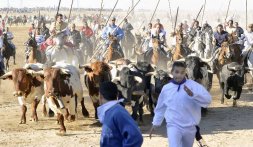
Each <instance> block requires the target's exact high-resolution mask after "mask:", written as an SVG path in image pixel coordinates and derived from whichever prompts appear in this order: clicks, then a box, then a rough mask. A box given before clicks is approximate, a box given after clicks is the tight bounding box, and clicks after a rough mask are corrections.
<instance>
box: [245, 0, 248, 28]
mask: <svg viewBox="0 0 253 147" xmlns="http://www.w3.org/2000/svg"><path fill="white" fill-rule="evenodd" d="M247 27H248V0H246V27H245V28H246V29H247Z"/></svg>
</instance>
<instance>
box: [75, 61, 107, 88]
mask: <svg viewBox="0 0 253 147" xmlns="http://www.w3.org/2000/svg"><path fill="white" fill-rule="evenodd" d="M79 67H80V68H84V70H85V71H86V75H85V76H86V77H88V80H89V81H91V82H92V83H93V84H94V85H95V87H99V84H100V83H102V82H105V81H111V73H110V70H111V67H110V66H109V65H108V64H107V63H104V62H100V61H96V62H93V63H91V64H90V65H82V66H79ZM85 83H87V81H85ZM86 86H87V84H86Z"/></svg>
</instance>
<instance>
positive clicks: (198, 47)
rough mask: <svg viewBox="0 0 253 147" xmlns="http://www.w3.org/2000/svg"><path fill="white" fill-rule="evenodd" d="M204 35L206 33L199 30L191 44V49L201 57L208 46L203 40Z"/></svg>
mask: <svg viewBox="0 0 253 147" xmlns="http://www.w3.org/2000/svg"><path fill="white" fill-rule="evenodd" d="M203 35H204V34H202V33H200V32H197V36H195V38H194V41H193V42H192V43H191V45H190V46H191V47H190V48H191V50H192V51H193V52H195V53H196V54H197V56H199V57H201V58H203V57H204V54H205V48H206V45H205V44H204V42H203Z"/></svg>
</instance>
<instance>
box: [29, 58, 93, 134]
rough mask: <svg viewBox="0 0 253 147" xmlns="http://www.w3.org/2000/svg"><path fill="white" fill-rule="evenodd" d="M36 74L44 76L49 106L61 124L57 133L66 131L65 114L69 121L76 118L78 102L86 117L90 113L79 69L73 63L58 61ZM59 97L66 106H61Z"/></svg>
mask: <svg viewBox="0 0 253 147" xmlns="http://www.w3.org/2000/svg"><path fill="white" fill-rule="evenodd" d="M34 74H35V75H40V76H41V77H43V78H44V91H45V98H46V100H47V102H48V104H49V108H50V109H51V110H52V111H53V112H54V113H55V114H57V121H58V123H59V124H60V131H59V133H57V135H64V134H65V133H66V128H65V125H64V116H63V115H65V119H67V120H69V121H74V120H75V115H76V113H77V103H78V102H80V103H81V106H82V113H83V115H84V116H85V117H86V116H88V115H89V114H88V111H87V110H86V108H85V106H84V98H83V88H82V85H81V81H80V75H79V71H78V70H77V69H76V68H75V67H74V66H73V65H70V64H66V63H63V62H57V63H56V64H55V65H53V66H51V67H47V68H45V69H44V70H42V71H39V72H36V73H34ZM59 99H61V101H62V103H63V105H64V107H60V105H61V104H60V102H59Z"/></svg>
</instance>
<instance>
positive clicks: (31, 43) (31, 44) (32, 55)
mask: <svg viewBox="0 0 253 147" xmlns="http://www.w3.org/2000/svg"><path fill="white" fill-rule="evenodd" d="M25 45H26V47H27V52H29V53H28V55H27V63H45V62H46V57H45V54H44V53H43V52H42V51H40V50H39V49H38V46H37V42H36V40H35V38H34V37H30V38H29V39H28V41H27V42H26V43H25Z"/></svg>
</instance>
